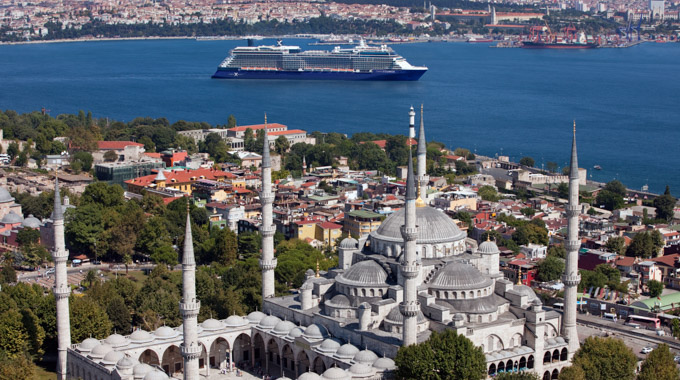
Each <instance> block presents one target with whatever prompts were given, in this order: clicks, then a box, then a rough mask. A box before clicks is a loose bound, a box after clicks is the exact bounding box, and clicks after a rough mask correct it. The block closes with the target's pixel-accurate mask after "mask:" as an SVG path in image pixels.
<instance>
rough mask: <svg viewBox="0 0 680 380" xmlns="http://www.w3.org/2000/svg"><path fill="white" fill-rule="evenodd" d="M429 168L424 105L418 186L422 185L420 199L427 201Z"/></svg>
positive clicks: (419, 149)
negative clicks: (427, 170) (427, 171)
mask: <svg viewBox="0 0 680 380" xmlns="http://www.w3.org/2000/svg"><path fill="white" fill-rule="evenodd" d="M426 168H427V140H426V139H425V124H424V123H423V105H422V104H421V105H420V132H418V184H419V185H420V189H419V191H420V194H418V196H420V199H422V200H423V201H425V200H426V199H427V184H428V182H430V177H428V176H427V173H426Z"/></svg>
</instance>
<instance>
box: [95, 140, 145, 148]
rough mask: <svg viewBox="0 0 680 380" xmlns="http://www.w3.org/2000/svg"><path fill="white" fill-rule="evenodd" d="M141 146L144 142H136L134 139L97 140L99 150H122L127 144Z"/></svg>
mask: <svg viewBox="0 0 680 380" xmlns="http://www.w3.org/2000/svg"><path fill="white" fill-rule="evenodd" d="M130 145H132V146H141V147H143V146H144V144H140V143H136V142H134V141H97V148H98V149H99V150H112V149H113V150H120V149H125V147H126V146H130Z"/></svg>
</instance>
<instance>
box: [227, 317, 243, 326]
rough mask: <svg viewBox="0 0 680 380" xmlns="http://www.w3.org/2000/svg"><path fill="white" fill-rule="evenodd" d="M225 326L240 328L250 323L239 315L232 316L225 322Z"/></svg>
mask: <svg viewBox="0 0 680 380" xmlns="http://www.w3.org/2000/svg"><path fill="white" fill-rule="evenodd" d="M224 324H225V325H227V327H239V326H245V325H247V324H248V321H247V320H246V319H245V318H243V317H240V316H238V315H232V316H230V317H229V318H227V319H226V320H225V321H224Z"/></svg>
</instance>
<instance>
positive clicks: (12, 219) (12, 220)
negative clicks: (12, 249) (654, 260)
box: [0, 210, 24, 224]
mask: <svg viewBox="0 0 680 380" xmlns="http://www.w3.org/2000/svg"><path fill="white" fill-rule="evenodd" d="M23 221H24V217H23V216H21V215H19V214H17V213H15V212H14V210H12V211H10V212H8V213H7V215H5V216H4V217H2V220H1V221H0V223H3V224H16V223H22V222H23Z"/></svg>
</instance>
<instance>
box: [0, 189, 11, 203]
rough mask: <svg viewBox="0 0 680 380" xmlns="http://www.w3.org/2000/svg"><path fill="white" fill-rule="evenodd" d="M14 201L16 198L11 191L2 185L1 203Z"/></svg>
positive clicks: (0, 191)
mask: <svg viewBox="0 0 680 380" xmlns="http://www.w3.org/2000/svg"><path fill="white" fill-rule="evenodd" d="M8 202H14V198H12V196H11V195H10V194H9V191H7V189H5V188H4V187H0V203H8Z"/></svg>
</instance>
